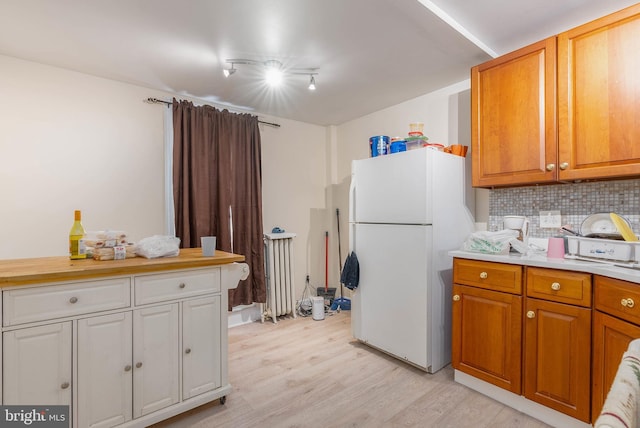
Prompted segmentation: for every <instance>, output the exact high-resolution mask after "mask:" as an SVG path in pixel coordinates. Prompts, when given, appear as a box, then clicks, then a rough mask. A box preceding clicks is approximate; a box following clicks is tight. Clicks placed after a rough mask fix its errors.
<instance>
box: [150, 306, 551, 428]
mask: <svg viewBox="0 0 640 428" xmlns="http://www.w3.org/2000/svg"><path fill="white" fill-rule="evenodd" d="M229 381H230V383H231V385H232V387H233V391H232V393H231V394H229V396H228V397H227V401H226V404H225V405H220V404H218V401H217V400H216V402H214V403H211V404H207V405H205V406H201V407H199V408H197V409H194V410H192V411H190V412H187V413H184V414H182V415H179V416H176V417H174V418H172V419H169V420H167V421H164V422H162V423H159V424H157V425H156V427H157V428H160V427H233V428H242V427H270V428H280V427H367V428H369V427H438V428H440V427H456V428H458V427H460V428H464V427H473V428H481V427H518V428H540V427H547V426H548V425H545V424H544V423H542V422H540V421H538V420H536V419H533V418H531V417H529V416H527V415H524V414H522V413H520V412H517V411H515V410H513V409H511V408H509V407H506V406H504V405H502V404H500V403H498V402H497V401H494V400H492V399H490V398H487V397H485V396H484V395H482V394H479V393H477V392H475V391H472V390H470V389H468V388H466V387H465V386H462V385H459V384H457V383H455V382H454V381H453V369H451V366H448V367H446V368H444V369H442V370H440V371H439V372H437V373H436V374H428V373H425V372H422V371H421V370H418V369H416V368H414V367H412V366H410V365H408V364H405V363H403V362H401V361H399V360H397V359H395V358H392V357H390V356H388V355H386V354H384V353H382V352H379V351H377V350H375V349H372V348H370V347H368V346H366V345H364V344H362V343H360V342H358V341H356V340H355V339H353V337H352V336H351V320H350V312H349V311H342V312H341V313H338V314H335V315H332V316H327V317H326V318H325V319H324V320H322V321H314V320H313V319H311V318H310V317H308V318H301V317H298V318H297V319H293V318H284V319H281V320H279V322H278V323H277V324H273V323H272V322H271V321H265V322H264V324H261V323H259V322H258V323H252V324H247V325H243V326H239V327H234V328H232V329H230V330H229Z"/></svg>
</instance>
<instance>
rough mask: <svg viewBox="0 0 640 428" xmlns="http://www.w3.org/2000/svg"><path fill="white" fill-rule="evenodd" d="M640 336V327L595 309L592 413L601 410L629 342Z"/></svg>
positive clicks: (596, 413) (595, 413) (594, 413)
mask: <svg viewBox="0 0 640 428" xmlns="http://www.w3.org/2000/svg"><path fill="white" fill-rule="evenodd" d="M639 337H640V327H638V326H637V325H634V324H631V323H628V322H625V321H622V320H619V319H618V318H614V317H612V316H609V315H606V314H603V313H601V312H598V311H595V312H594V313H593V380H592V385H593V392H592V400H591V401H592V408H591V414H592V415H593V417H594V419H595V418H596V417H597V415H599V414H600V411H601V410H602V405H603V404H604V400H605V399H606V398H607V394H608V393H609V389H610V388H611V385H612V384H613V379H614V378H615V377H616V373H617V372H618V366H619V365H620V361H621V360H622V354H624V353H625V352H626V350H627V347H628V346H629V342H631V341H632V340H633V339H637V338H639Z"/></svg>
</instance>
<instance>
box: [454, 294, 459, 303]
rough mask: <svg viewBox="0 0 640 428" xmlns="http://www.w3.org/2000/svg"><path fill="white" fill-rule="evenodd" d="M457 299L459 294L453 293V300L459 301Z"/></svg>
mask: <svg viewBox="0 0 640 428" xmlns="http://www.w3.org/2000/svg"><path fill="white" fill-rule="evenodd" d="M459 300H460V295H458V294H454V295H453V301H454V302H457V301H459Z"/></svg>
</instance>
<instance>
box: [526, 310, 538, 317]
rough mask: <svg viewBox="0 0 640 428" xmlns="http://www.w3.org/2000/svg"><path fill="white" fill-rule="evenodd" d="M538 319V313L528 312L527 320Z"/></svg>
mask: <svg viewBox="0 0 640 428" xmlns="http://www.w3.org/2000/svg"><path fill="white" fill-rule="evenodd" d="M535 317H536V313H535V312H533V311H528V312H527V318H535Z"/></svg>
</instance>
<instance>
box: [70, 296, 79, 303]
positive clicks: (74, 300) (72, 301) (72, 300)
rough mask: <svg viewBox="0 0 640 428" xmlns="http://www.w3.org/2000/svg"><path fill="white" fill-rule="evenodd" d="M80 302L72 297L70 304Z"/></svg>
mask: <svg viewBox="0 0 640 428" xmlns="http://www.w3.org/2000/svg"><path fill="white" fill-rule="evenodd" d="M77 301H78V298H77V297H72V298H70V299H69V303H76V302H77Z"/></svg>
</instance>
